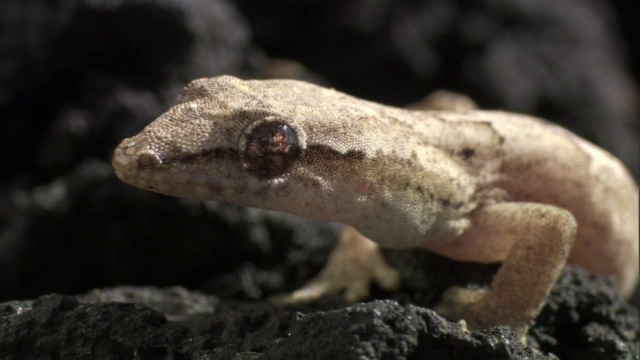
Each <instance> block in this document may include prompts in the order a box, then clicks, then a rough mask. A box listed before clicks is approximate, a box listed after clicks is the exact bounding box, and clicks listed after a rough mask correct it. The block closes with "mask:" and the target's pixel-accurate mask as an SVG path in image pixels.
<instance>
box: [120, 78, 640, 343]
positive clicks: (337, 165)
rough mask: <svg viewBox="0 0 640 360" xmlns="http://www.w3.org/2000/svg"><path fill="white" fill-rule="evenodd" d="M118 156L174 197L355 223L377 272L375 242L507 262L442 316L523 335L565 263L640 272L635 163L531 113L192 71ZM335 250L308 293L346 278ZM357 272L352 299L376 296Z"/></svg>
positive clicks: (139, 180) (384, 274)
mask: <svg viewBox="0 0 640 360" xmlns="http://www.w3.org/2000/svg"><path fill="white" fill-rule="evenodd" d="M113 166H114V169H115V172H116V174H117V176H118V177H119V178H120V179H122V180H123V181H125V182H127V183H129V184H132V185H134V186H137V187H140V188H143V189H147V190H151V191H155V192H159V193H163V194H167V195H172V196H178V197H188V198H196V199H209V200H219V201H226V202H231V203H235V204H239V205H246V206H252V207H258V208H264V209H269V210H276V211H283V212H287V213H292V214H296V215H300V216H305V217H309V218H313V219H318V220H325V221H335V222H340V223H344V224H347V225H350V226H351V227H352V228H351V230H349V231H347V233H348V234H349V235H345V236H344V239H343V240H342V241H341V243H342V244H347V245H344V246H339V248H338V249H337V250H336V253H339V252H343V253H344V252H349V251H351V252H352V253H354V252H356V253H358V254H359V253H362V254H363V255H362V256H361V257H362V258H363V260H362V263H365V264H369V265H367V266H369V268H368V269H367V270H362V269H361V270H362V271H361V272H362V273H363V274H364V273H372V274H373V275H370V276H369V275H362V276H364V277H365V278H366V279H365V283H368V281H370V280H376V281H380V282H382V283H386V285H388V287H393V286H394V284H396V283H397V279H394V276H396V275H397V274H395V275H394V273H393V271H392V270H390V269H388V268H385V266H386V265H385V264H384V260H383V259H380V258H376V259H378V260H376V261H369V260H367V259H371V258H374V257H375V256H376V255H372V254H374V253H376V251H375V250H376V249H377V248H376V247H375V246H374V245H372V244H371V243H370V242H369V240H367V238H368V239H370V240H372V241H373V242H375V243H377V244H379V245H381V246H383V247H387V248H396V249H408V248H422V249H426V250H429V251H433V252H436V253H439V254H441V255H444V256H447V257H450V258H453V259H457V260H464V261H475V262H483V263H491V262H503V265H502V267H501V269H500V270H499V271H498V273H497V274H496V276H495V277H494V279H493V282H492V284H491V287H490V289H488V290H482V291H480V290H478V291H471V290H466V289H461V288H453V289H451V291H448V292H447V294H445V301H444V304H443V306H442V307H441V310H442V313H444V314H445V315H447V316H448V317H450V318H464V319H466V320H468V322H469V323H470V324H471V325H472V326H473V327H486V326H491V325H495V324H508V325H511V326H512V327H514V329H515V330H516V331H519V332H521V333H522V332H524V331H526V327H527V323H528V322H529V321H530V320H531V319H533V318H534V317H535V316H536V314H537V313H538V311H539V309H540V307H541V306H542V304H543V303H544V297H545V296H546V294H547V293H548V291H549V289H550V287H551V286H552V285H553V283H554V282H555V279H556V278H557V276H558V274H559V271H560V270H561V268H562V267H563V266H564V264H565V262H566V261H567V260H568V261H569V263H572V264H576V265H579V266H582V267H585V268H587V269H589V270H591V271H593V272H595V273H598V274H605V275H610V276H612V277H613V278H614V279H615V281H616V285H617V287H618V290H619V292H620V293H621V294H622V295H623V296H628V295H629V294H630V293H631V292H632V291H633V289H634V288H635V286H636V284H637V281H638V188H637V185H636V184H635V182H634V181H633V179H632V178H631V176H630V175H629V173H628V171H627V170H626V169H625V167H624V166H623V165H622V164H621V163H620V161H619V160H617V159H616V158H614V157H613V156H611V155H610V154H608V153H607V152H605V151H604V150H601V149H600V148H598V147H596V146H594V145H592V144H591V143H589V142H587V141H585V140H583V139H581V138H579V137H577V136H576V135H573V134H572V133H570V132H569V131H567V130H564V129H562V128H560V127H558V126H555V125H552V124H550V123H547V122H544V121H542V120H539V119H536V118H533V117H529V116H525V115H518V114H511V113H506V112H500V111H479V110H464V111H416V110H405V109H399V108H394V107H389V106H384V105H380V104H376V103H373V102H369V101H365V100H361V99H357V98H354V97H351V96H348V95H345V94H342V93H340V92H337V91H334V90H330V89H325V88H322V87H319V86H315V85H312V84H308V83H304V82H299V81H293V80H265V81H242V80H239V79H236V78H233V77H230V76H221V77H216V78H210V79H199V80H195V81H193V82H192V83H190V84H189V85H188V86H187V87H186V88H185V89H184V90H183V92H182V94H181V96H180V98H179V103H178V104H177V105H175V106H174V107H173V108H172V109H170V110H169V111H168V112H166V113H165V114H163V115H162V116H161V117H159V118H158V119H157V120H155V121H154V122H152V123H151V124H150V125H148V126H147V127H146V128H145V129H144V130H143V131H142V132H141V133H140V134H138V135H136V136H134V137H132V138H129V139H125V140H123V141H122V143H121V144H120V145H119V146H118V148H117V149H116V150H115V153H114V157H113ZM365 243H366V244H368V245H363V244H365ZM354 244H356V245H354ZM364 254H368V255H364ZM334 258H335V261H330V264H329V265H328V266H327V267H328V268H330V269H329V270H327V271H325V272H323V273H322V274H321V275H320V276H319V279H316V280H315V281H313V282H312V283H311V284H310V285H309V286H307V287H306V288H305V289H303V291H302V292H298V295H300V296H299V298H300V299H302V300H304V299H313V298H317V297H318V296H321V295H323V294H325V293H330V292H334V291H338V290H341V289H344V288H346V289H347V290H348V289H349V287H350V286H351V284H349V283H345V284H340V285H336V286H334V284H335V283H337V282H339V281H338V280H337V278H340V277H344V274H345V273H349V270H348V269H347V266H346V265H344V263H345V262H346V261H341V260H340V254H338V255H337V256H335V257H334ZM374 265H375V266H374ZM378 265H379V266H378ZM374 267H375V268H374ZM378 268H383V269H385V270H384V271H379V270H377V269H378ZM359 271H360V270H359ZM351 272H353V273H358V274H359V272H358V271H351ZM367 276H369V278H367ZM357 281H360V280H357V279H354V280H353V282H357ZM358 284H359V285H358V289H359V290H358V291H356V292H352V293H351V294H352V295H353V296H352V299H353V300H357V299H359V298H361V297H362V295H363V294H366V290H362V289H361V288H362V287H363V286H362V282H360V283H358Z"/></svg>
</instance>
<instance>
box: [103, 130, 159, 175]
mask: <svg viewBox="0 0 640 360" xmlns="http://www.w3.org/2000/svg"><path fill="white" fill-rule="evenodd" d="M111 163H112V165H113V169H114V171H115V173H116V175H117V176H118V178H120V180H122V181H124V182H127V183H131V179H134V178H136V177H137V176H138V175H139V173H140V172H141V171H142V170H143V169H144V168H154V167H157V166H160V165H162V159H161V158H160V156H159V155H158V154H157V153H156V152H155V151H153V150H151V149H149V148H148V147H146V146H144V145H142V144H140V143H138V142H136V141H132V140H131V139H125V140H123V141H122V142H121V143H120V145H118V147H117V148H116V149H115V151H114V152H113V159H112V160H111Z"/></svg>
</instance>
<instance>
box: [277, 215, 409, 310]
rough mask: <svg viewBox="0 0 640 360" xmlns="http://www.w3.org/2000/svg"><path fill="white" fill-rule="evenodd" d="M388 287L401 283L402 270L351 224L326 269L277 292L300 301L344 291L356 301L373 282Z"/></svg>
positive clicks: (283, 298) (281, 301)
mask: <svg viewBox="0 0 640 360" xmlns="http://www.w3.org/2000/svg"><path fill="white" fill-rule="evenodd" d="M372 281H375V282H376V283H377V284H378V285H380V287H382V288H383V289H385V290H389V291H391V290H396V289H398V288H399V287H400V273H399V272H398V271H397V270H396V269H394V268H393V267H392V266H390V265H389V264H387V262H386V261H385V259H384V257H383V256H382V254H381V253H380V249H379V247H378V245H377V244H376V243H374V242H372V241H371V240H369V239H367V238H366V237H365V236H364V235H361V234H360V233H359V232H358V231H356V230H355V229H354V228H352V227H350V226H346V227H345V228H344V230H343V232H342V235H341V237H340V240H339V243H338V245H337V246H336V247H335V248H334V249H333V252H332V253H331V255H330V257H329V260H328V262H327V264H326V265H325V267H324V268H323V269H322V271H321V272H320V273H319V274H318V275H317V276H316V277H315V278H313V279H312V280H311V281H309V282H308V283H306V284H305V285H304V286H303V287H302V288H300V289H298V290H296V291H294V292H292V293H291V294H284V295H276V296H273V297H271V299H270V300H271V301H272V302H274V303H278V304H300V303H308V302H312V301H315V300H318V299H320V298H321V297H323V296H326V295H332V294H336V293H339V292H341V291H344V298H345V300H346V301H347V302H349V303H355V302H357V301H360V300H363V299H365V298H367V297H368V296H369V287H370V285H371V282H372Z"/></svg>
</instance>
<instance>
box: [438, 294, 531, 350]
mask: <svg viewBox="0 0 640 360" xmlns="http://www.w3.org/2000/svg"><path fill="white" fill-rule="evenodd" d="M489 291H490V290H488V289H467V288H463V287H459V286H452V287H450V288H448V289H447V290H446V291H445V292H444V293H443V294H442V303H440V305H438V306H437V307H436V309H435V310H436V312H437V313H438V314H440V315H441V316H442V317H444V318H446V319H448V320H450V321H459V320H464V321H465V322H466V324H467V327H468V329H469V330H479V329H486V328H489V327H491V326H496V325H504V323H502V322H501V321H500V320H501V319H504V316H501V314H500V313H499V312H500V310H499V309H497V308H496V307H493V306H490V304H489V303H488V300H487V299H488V297H487V294H488V293H489ZM511 329H512V330H513V331H514V332H515V333H516V335H517V337H518V341H520V342H521V343H526V334H527V330H528V326H526V325H523V326H515V327H514V326H513V325H512V326H511Z"/></svg>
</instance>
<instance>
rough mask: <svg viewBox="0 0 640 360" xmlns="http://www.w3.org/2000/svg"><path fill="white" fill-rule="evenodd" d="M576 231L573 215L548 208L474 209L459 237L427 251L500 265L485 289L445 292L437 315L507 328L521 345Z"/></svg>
mask: <svg viewBox="0 0 640 360" xmlns="http://www.w3.org/2000/svg"><path fill="white" fill-rule="evenodd" d="M576 229H577V225H576V221H575V219H574V217H573V215H572V214H571V213H570V212H568V211H566V210H564V209H561V208H558V207H556V206H552V205H544V204H537V203H517V202H513V203H501V204H495V205H489V206H486V207H484V208H481V209H479V210H477V211H476V212H475V213H474V214H473V216H472V225H471V228H469V229H468V230H467V231H466V232H465V233H464V234H463V235H462V236H461V237H459V238H458V239H456V240H455V241H454V242H453V243H450V244H446V245H436V246H429V247H428V248H429V249H430V250H432V251H434V252H437V253H440V254H446V255H448V256H450V257H452V258H456V259H460V260H471V261H473V260H477V258H479V257H481V258H483V259H485V261H486V259H488V258H495V260H503V263H502V266H501V267H500V269H499V270H498V272H497V273H496V275H495V276H494V278H493V281H492V283H491V287H490V288H489V289H488V290H469V289H464V288H460V287H452V288H450V289H448V290H447V291H446V292H445V293H444V295H443V303H442V304H441V305H440V306H439V307H438V308H437V311H438V313H440V314H441V315H443V316H445V317H447V318H449V319H451V320H459V319H464V320H466V321H467V324H468V325H469V327H470V328H471V329H481V328H487V327H491V326H495V325H499V324H503V325H509V326H511V328H512V329H513V330H514V331H516V333H517V334H518V335H519V336H520V340H521V341H524V335H525V334H526V331H527V329H528V326H529V323H530V322H531V321H532V320H533V319H535V317H536V316H537V315H538V313H539V311H540V309H541V308H542V306H543V305H544V301H545V298H546V296H547V294H548V293H549V290H550V289H551V287H552V286H553V284H554V283H555V281H556V279H557V277H558V275H559V274H560V271H561V270H562V268H563V267H564V265H565V262H566V260H567V257H568V256H569V252H570V251H571V247H572V245H573V241H574V239H575V235H576ZM501 257H504V259H500V258H501Z"/></svg>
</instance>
